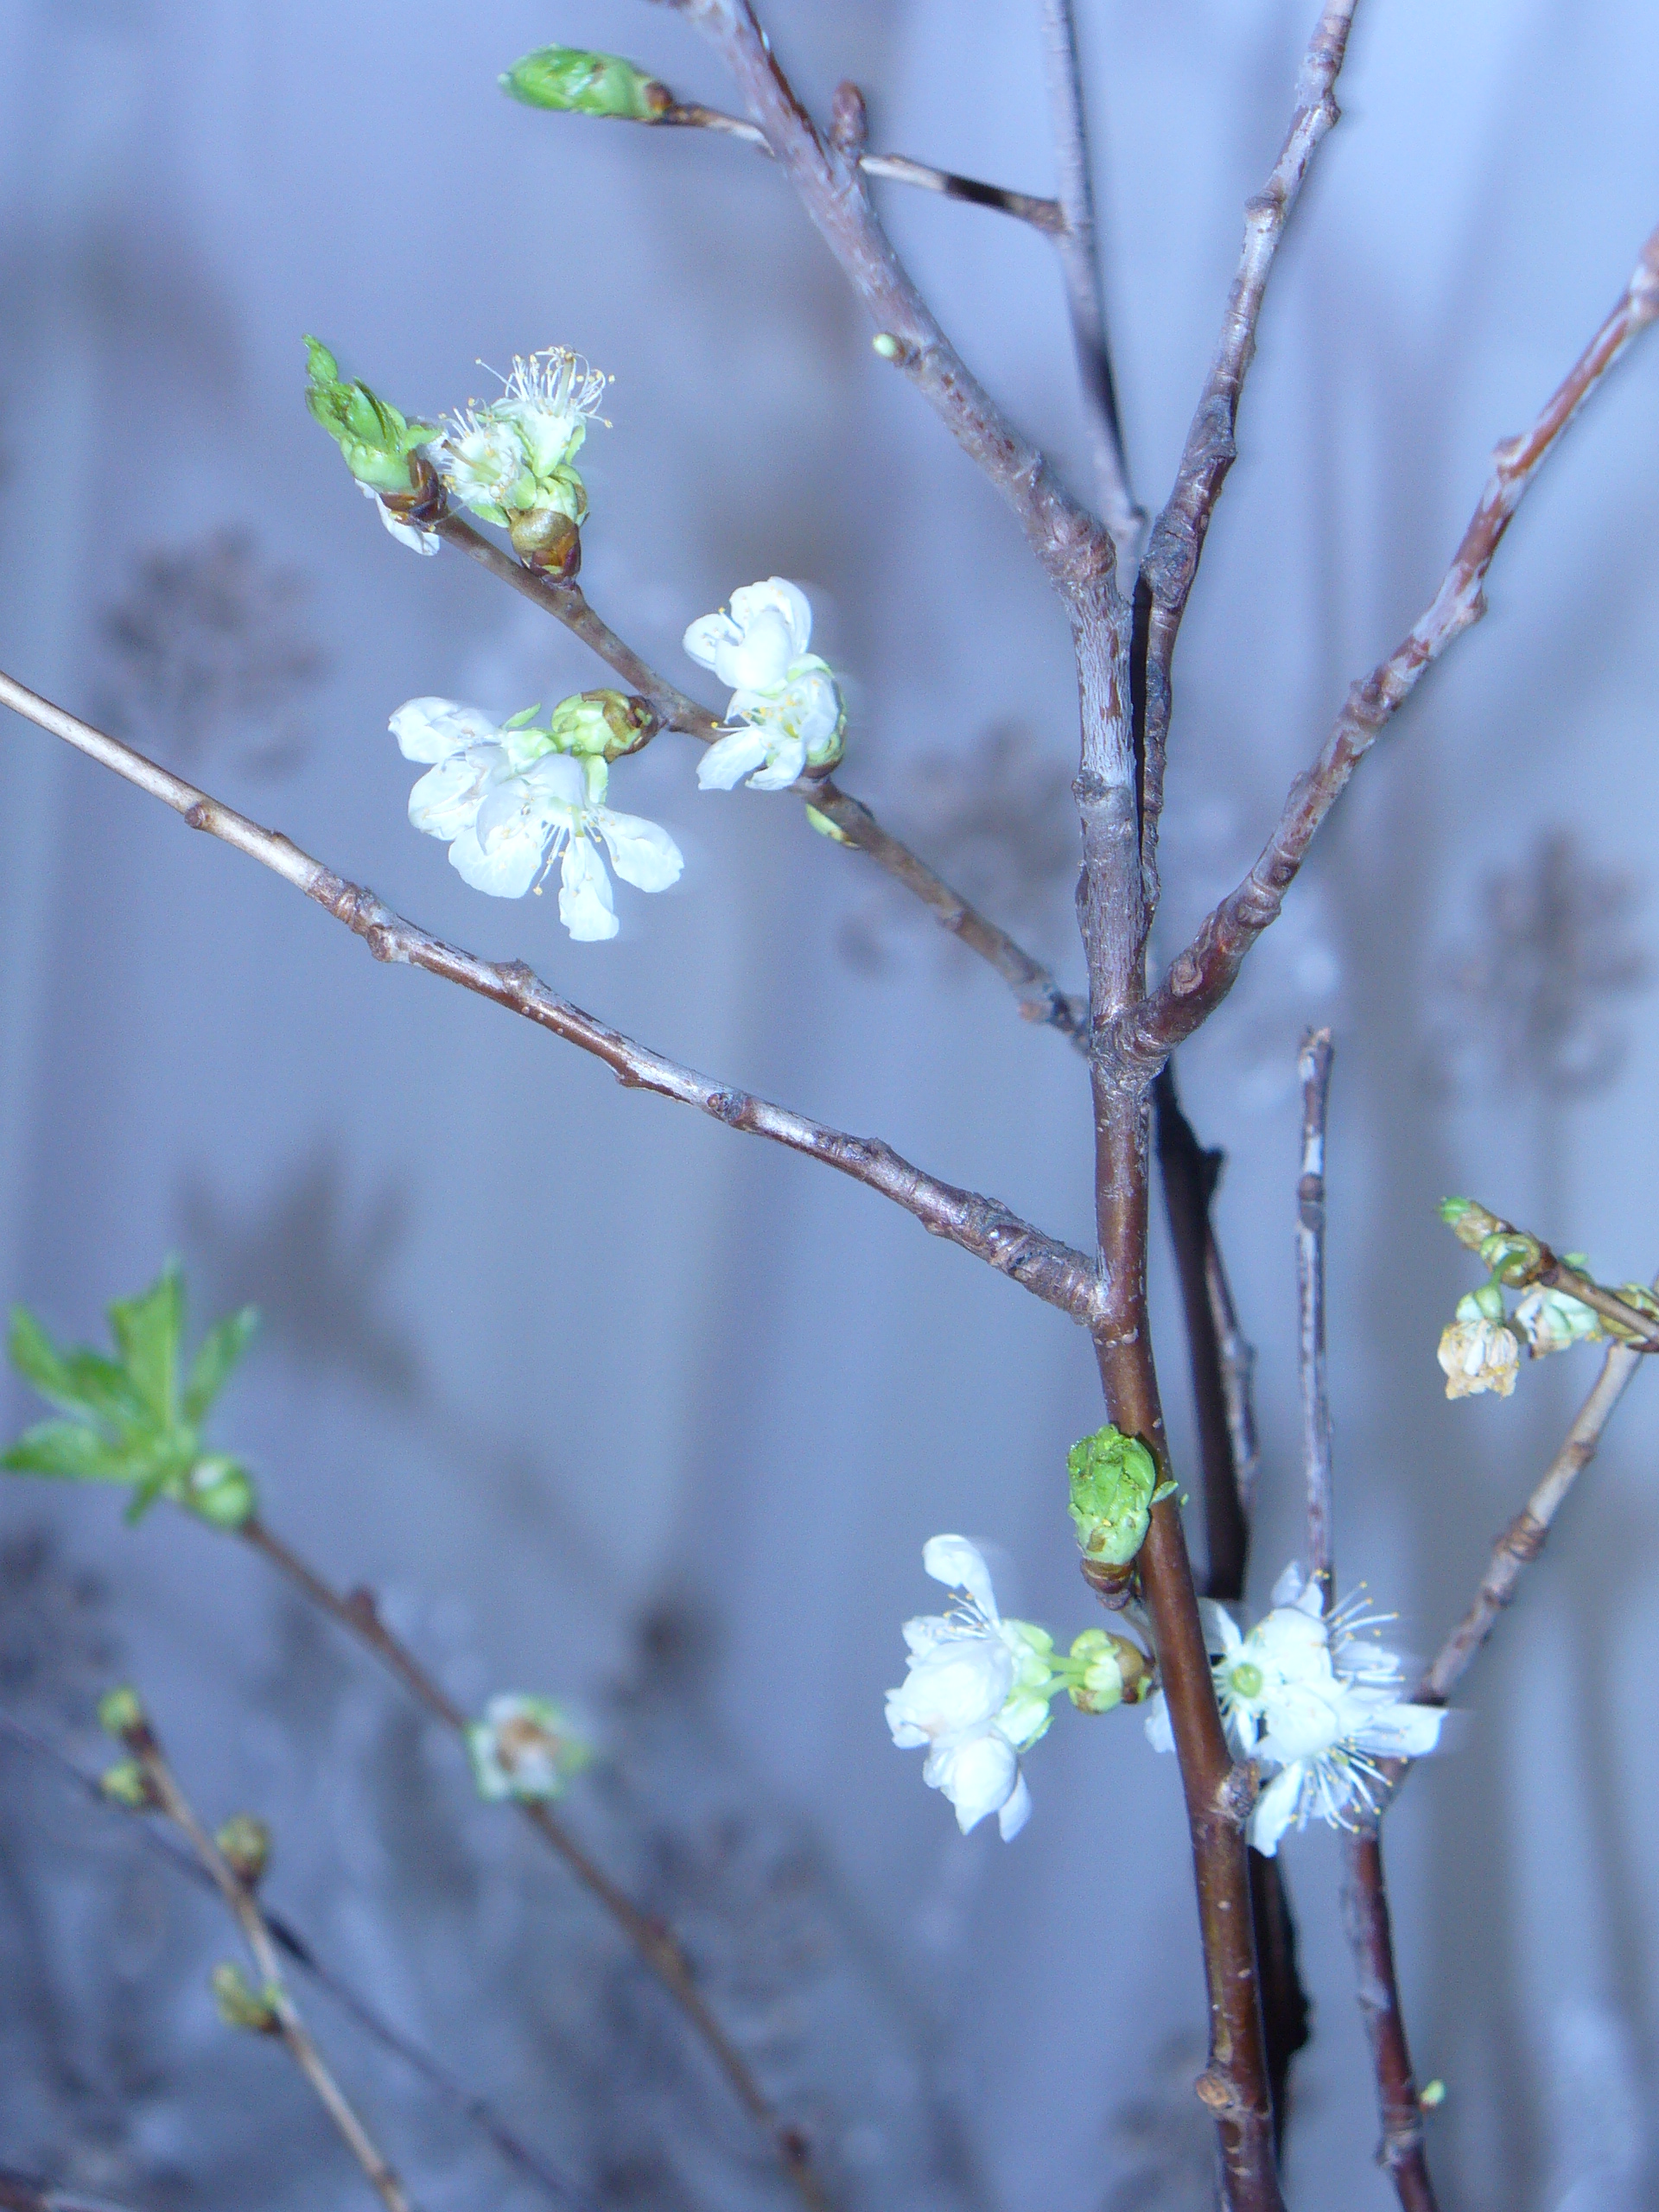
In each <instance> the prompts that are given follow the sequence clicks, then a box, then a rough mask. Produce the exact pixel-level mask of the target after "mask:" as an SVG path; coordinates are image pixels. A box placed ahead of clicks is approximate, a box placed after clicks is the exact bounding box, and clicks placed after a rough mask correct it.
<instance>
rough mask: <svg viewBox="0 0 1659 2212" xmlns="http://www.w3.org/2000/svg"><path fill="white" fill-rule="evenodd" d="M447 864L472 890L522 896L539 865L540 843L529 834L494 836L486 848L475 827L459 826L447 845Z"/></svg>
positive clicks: (506, 896)
mask: <svg viewBox="0 0 1659 2212" xmlns="http://www.w3.org/2000/svg"><path fill="white" fill-rule="evenodd" d="M449 865H450V867H451V868H454V871H455V873H456V874H457V875H459V876H460V878H461V881H462V882H463V883H469V884H471V886H472V887H473V889H474V891H487V892H488V893H489V894H490V896H491V897H492V898H493V899H522V898H523V897H524V893H525V892H527V891H528V890H529V889H530V887H531V884H533V883H534V882H535V880H536V879H537V876H538V875H539V874H541V868H542V846H541V843H540V842H539V840H537V839H536V838H534V837H531V836H518V837H515V836H511V835H502V836H497V837H496V838H495V839H494V840H493V842H492V843H491V844H490V846H489V849H487V851H486V849H485V848H484V847H483V846H482V845H480V842H479V841H478V832H477V831H476V830H475V829H463V830H462V831H461V835H460V836H458V837H457V838H456V839H455V841H454V844H452V845H451V846H450V848H449Z"/></svg>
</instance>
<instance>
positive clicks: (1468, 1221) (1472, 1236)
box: [1440, 1198, 1510, 1252]
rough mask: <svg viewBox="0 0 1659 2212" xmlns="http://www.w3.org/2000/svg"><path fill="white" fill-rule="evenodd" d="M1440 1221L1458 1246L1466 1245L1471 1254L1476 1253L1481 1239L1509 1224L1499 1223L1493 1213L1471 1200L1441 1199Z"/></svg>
mask: <svg viewBox="0 0 1659 2212" xmlns="http://www.w3.org/2000/svg"><path fill="white" fill-rule="evenodd" d="M1440 1219H1441V1220H1442V1221H1443V1222H1444V1223H1445V1224H1446V1227H1447V1228H1448V1229H1449V1230H1451V1231H1452V1235H1453V1236H1455V1237H1456V1238H1457V1240H1458V1242H1459V1244H1466V1245H1467V1246H1468V1248H1469V1249H1470V1250H1471V1252H1478V1251H1479V1249H1480V1243H1481V1239H1482V1237H1484V1236H1492V1235H1494V1234H1495V1233H1496V1232H1497V1230H1501V1229H1507V1228H1508V1227H1509V1225H1510V1224H1509V1223H1508V1222H1507V1221H1500V1220H1499V1219H1498V1217H1497V1215H1496V1214H1495V1213H1488V1212H1487V1211H1486V1209H1485V1207H1484V1206H1482V1205H1476V1203H1475V1201H1474V1200H1473V1199H1472V1198H1442V1199H1441V1200H1440Z"/></svg>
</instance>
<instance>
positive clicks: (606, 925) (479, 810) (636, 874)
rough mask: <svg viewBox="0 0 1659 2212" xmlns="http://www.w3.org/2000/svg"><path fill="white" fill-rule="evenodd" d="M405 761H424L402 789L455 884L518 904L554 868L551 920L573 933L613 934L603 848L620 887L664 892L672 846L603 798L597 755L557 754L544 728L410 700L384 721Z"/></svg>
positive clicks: (604, 773) (675, 851) (605, 775)
mask: <svg viewBox="0 0 1659 2212" xmlns="http://www.w3.org/2000/svg"><path fill="white" fill-rule="evenodd" d="M391 732H392V734H393V735H394V736H395V737H396V738H397V743H398V746H399V747H400V749H401V750H402V752H403V753H404V757H405V759H407V760H421V761H427V762H429V763H430V764H431V765H430V766H429V768H428V769H427V772H426V773H425V775H423V777H422V778H421V779H419V781H418V782H417V783H416V785H415V787H414V789H413V790H412V791H410V795H409V818H410V821H411V822H412V823H414V825H415V827H416V829H421V830H423V831H425V833H426V834H427V835H428V836H432V837H439V838H442V840H443V841H444V842H445V843H446V844H448V847H449V861H450V865H451V866H452V867H453V868H454V870H455V871H456V873H457V874H459V875H460V877H461V880H462V881H463V882H465V883H469V884H471V885H472V887H473V888H474V890H476V891H486V892H488V893H490V894H491V895H492V896H493V897H494V898H497V899H522V898H523V897H524V894H525V893H526V892H528V891H530V890H531V889H532V888H535V887H537V880H538V878H540V877H542V876H543V875H545V874H546V873H547V872H548V870H549V869H550V868H551V867H552V866H553V864H554V862H555V861H557V862H558V863H559V919H560V920H561V921H562V922H563V924H564V926H565V927H566V929H567V930H569V932H570V934H571V936H572V937H573V938H579V939H582V940H584V941H590V942H591V941H594V940H597V939H599V938H611V937H614V936H615V935H616V931H617V920H616V912H615V909H614V906H613V902H612V897H611V885H610V878H609V877H608V876H607V874H606V872H605V863H604V861H603V860H602V859H601V855H600V847H601V845H602V846H603V847H604V848H605V849H606V851H607V852H608V853H609V855H610V858H611V866H612V867H613V868H614V869H615V871H616V873H617V874H618V875H620V877H621V879H622V880H623V881H624V882H625V883H632V885H634V886H635V887H636V888H637V889H639V890H641V891H664V890H666V889H667V887H668V886H669V885H670V884H671V883H673V882H676V881H677V880H678V878H679V874H680V870H681V868H682V867H683V861H682V859H681V856H680V849H679V847H678V846H677V844H676V843H675V842H674V840H673V839H672V838H671V836H669V834H668V832H667V831H666V830H665V829H661V828H660V827H659V826H658V824H657V823H654V822H647V821H645V820H643V819H642V818H641V817H639V815H634V814H621V813H618V812H617V811H616V810H614V809H613V808H611V807H608V806H607V805H606V804H604V800H605V795H606V791H607V787H608V784H609V777H610V771H609V769H608V768H607V766H606V763H605V762H604V760H602V759H601V758H599V757H597V756H596V755H592V754H590V755H588V756H586V757H584V758H581V759H578V758H575V757H574V756H573V755H572V754H570V753H562V752H559V751H557V750H556V749H555V742H554V740H553V739H552V737H551V736H550V734H549V733H548V732H547V731H546V730H543V729H532V728H523V727H518V728H515V727H512V726H509V727H506V728H501V727H498V725H497V724H495V723H494V722H493V721H490V720H489V718H488V717H487V716H486V715H482V714H480V712H479V710H478V709H476V708H474V707H463V706H461V705H458V704H457V703H456V702H455V701H454V700H453V699H435V698H425V699H410V700H409V701H408V702H406V703H405V704H404V706H402V707H400V708H399V709H397V713H396V714H395V715H393V716H392V718H391Z"/></svg>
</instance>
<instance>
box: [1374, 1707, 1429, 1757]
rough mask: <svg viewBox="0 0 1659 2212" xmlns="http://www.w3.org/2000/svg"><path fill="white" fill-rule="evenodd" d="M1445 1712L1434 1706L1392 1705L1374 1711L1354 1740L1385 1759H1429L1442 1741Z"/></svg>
mask: <svg viewBox="0 0 1659 2212" xmlns="http://www.w3.org/2000/svg"><path fill="white" fill-rule="evenodd" d="M1445 1725H1446V1714H1445V1713H1444V1712H1443V1711H1442V1710H1441V1708H1440V1707H1439V1706H1435V1705H1389V1706H1387V1707H1384V1708H1383V1711H1382V1712H1381V1713H1373V1714H1372V1715H1371V1717H1370V1719H1368V1720H1367V1721H1366V1723H1365V1725H1364V1726H1363V1728H1359V1729H1357V1730H1356V1731H1355V1733H1354V1741H1355V1743H1356V1744H1357V1745H1358V1747H1359V1749H1360V1750H1361V1751H1370V1752H1371V1753H1373V1754H1374V1755H1376V1756H1378V1757H1381V1758H1402V1759H1421V1758H1427V1755H1428V1754H1429V1752H1430V1751H1433V1749H1434V1747H1435V1745H1437V1744H1438V1743H1439V1742H1440V1731H1441V1729H1442V1728H1443V1727H1444V1726H1445Z"/></svg>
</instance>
